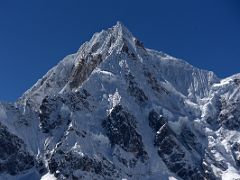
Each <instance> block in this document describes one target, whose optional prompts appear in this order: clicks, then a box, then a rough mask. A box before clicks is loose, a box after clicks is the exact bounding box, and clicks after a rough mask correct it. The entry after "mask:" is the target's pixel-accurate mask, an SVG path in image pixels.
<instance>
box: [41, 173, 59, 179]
mask: <svg viewBox="0 0 240 180" xmlns="http://www.w3.org/2000/svg"><path fill="white" fill-rule="evenodd" d="M41 180H57V178H56V177H55V176H54V175H53V174H50V173H47V174H45V175H44V176H43V177H42V178H41Z"/></svg>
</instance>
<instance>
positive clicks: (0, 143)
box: [0, 22, 240, 180]
mask: <svg viewBox="0 0 240 180" xmlns="http://www.w3.org/2000/svg"><path fill="white" fill-rule="evenodd" d="M239 107H240V75H239V74H237V75H234V76H231V77H228V78H226V79H219V78H218V77H217V76H216V75H215V74H214V73H213V72H210V71H206V70H201V69H198V68H195V67H193V66H192V65H190V64H188V63H187V62H185V61H183V60H179V59H177V58H174V57H171V56H169V55H167V54H165V53H162V52H157V51H155V50H150V49H147V48H145V47H144V45H143V43H142V42H141V41H140V40H138V39H137V38H135V37H134V36H133V35H132V34H131V33H130V32H129V31H128V29H127V28H126V27H124V25H122V24H121V23H119V22H118V23H117V24H116V25H115V26H113V27H112V28H109V29H107V30H103V31H101V32H99V33H96V34H94V35H93V37H92V39H91V40H90V41H88V42H86V43H84V44H83V45H82V46H81V48H80V49H79V50H78V52H77V53H75V54H72V55H69V56H67V57H66V58H64V59H63V60H62V61H61V62H60V63H59V64H58V65H56V66H55V67H54V68H52V69H51V70H50V71H49V72H48V73H47V74H46V75H45V76H44V77H43V78H42V79H40V80H39V81H38V82H37V83H36V84H35V85H34V86H33V87H32V88H31V89H29V90H28V91H27V92H26V93H24V94H23V96H22V97H20V98H19V100H18V101H17V102H15V103H1V104H0V152H1V153H0V179H3V180H4V179H7V180H8V179H10V180H11V179H16V180H18V179H20V180H21V179H31V180H35V179H36V180H37V179H70V180H76V179H129V180H130V179H133V180H135V179H149V180H150V179H151V180H155V179H163V180H164V179H184V180H188V179H189V180H190V179H193V180H194V179H199V180H201V179H210V180H211V179H212V180H215V179H223V180H228V179H229V180H230V179H238V178H240V171H239V168H240V109H239Z"/></svg>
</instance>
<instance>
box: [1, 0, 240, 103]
mask: <svg viewBox="0 0 240 180" xmlns="http://www.w3.org/2000/svg"><path fill="white" fill-rule="evenodd" d="M118 20H119V21H121V22H123V23H124V24H125V26H127V27H128V28H129V30H130V31H131V32H132V33H133V34H134V35H135V36H136V37H138V38H139V39H140V40H141V41H143V42H144V44H145V46H146V47H148V48H153V49H156V50H161V51H163V52H166V53H168V54H170V55H173V56H175V57H178V58H182V59H185V60H186V61H188V62H189V63H191V64H193V65H194V66H197V67H199V68H203V69H208V70H212V71H214V72H215V73H216V74H217V75H218V76H219V77H226V76H228V75H231V74H233V73H237V72H240V1H239V0H199V1H194V0H147V1H144V0H118V1H115V0H35V1H33V0H23V1H20V0H6V1H1V2H0V86H1V87H0V100H4V101H6V100H7V101H13V100H16V99H17V98H18V97H19V96H21V94H22V93H23V92H24V91H26V90H27V89H28V88H30V87H31V86H32V85H33V84H34V83H35V82H36V81H37V80H38V79H39V78H41V77H42V76H43V75H44V74H45V73H46V72H47V71H48V70H49V69H50V68H51V67H53V66H54V65H56V64H57V62H59V61H60V60H61V59H62V58H63V57H64V56H66V55H68V54H71V53H74V52H76V51H77V49H78V48H79V47H80V45H81V44H82V43H83V42H85V41H87V40H89V39H90V38H91V36H92V34H93V33H94V32H96V31H100V30H101V29H104V28H108V27H111V26H113V25H114V24H116V22H117V21H118Z"/></svg>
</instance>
